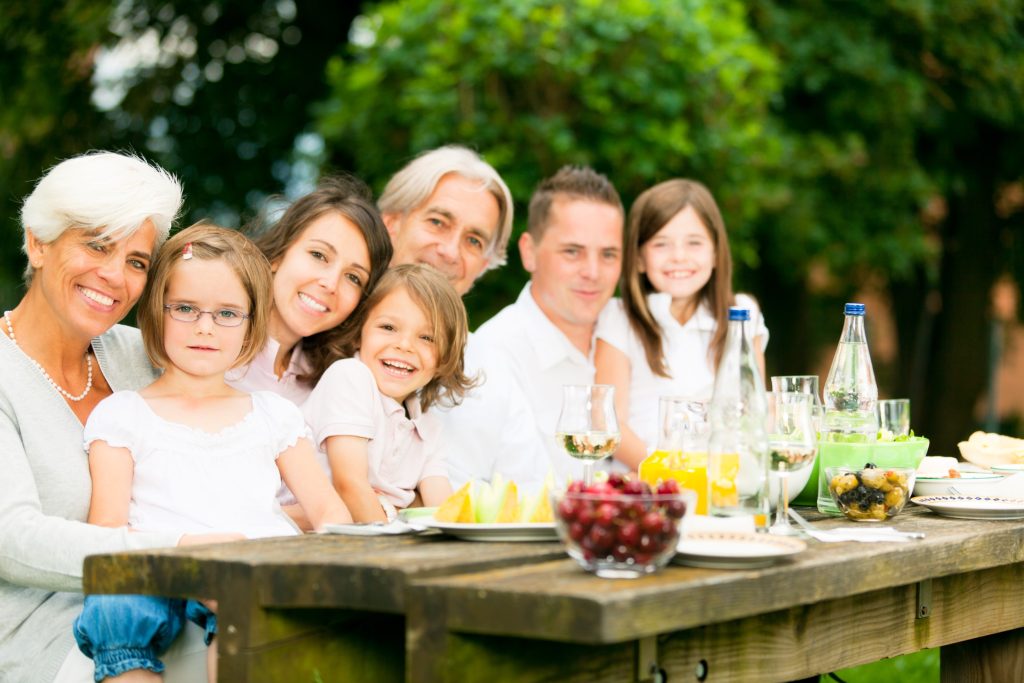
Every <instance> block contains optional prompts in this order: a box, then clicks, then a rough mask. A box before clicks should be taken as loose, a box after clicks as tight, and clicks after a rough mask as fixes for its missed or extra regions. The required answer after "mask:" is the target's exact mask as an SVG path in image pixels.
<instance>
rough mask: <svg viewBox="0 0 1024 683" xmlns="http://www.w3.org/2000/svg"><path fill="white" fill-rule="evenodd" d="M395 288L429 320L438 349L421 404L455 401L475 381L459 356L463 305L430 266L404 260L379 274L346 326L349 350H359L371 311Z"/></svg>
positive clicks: (464, 333)
mask: <svg viewBox="0 0 1024 683" xmlns="http://www.w3.org/2000/svg"><path fill="white" fill-rule="evenodd" d="M398 288H404V289H405V291H406V292H408V293H409V296H410V297H411V298H412V300H413V301H415V302H416V304H417V305H418V306H419V307H420V310H422V311H423V314H424V316H425V317H426V318H427V320H428V321H430V325H431V327H432V328H433V336H434V348H436V349H437V369H436V370H435V371H434V378H433V379H431V380H430V381H429V382H428V383H427V384H426V386H424V387H423V388H422V389H420V392H419V397H420V406H421V407H422V409H423V410H424V411H426V410H427V409H428V408H430V406H432V405H445V406H455V405H458V404H459V403H460V402H461V401H462V398H463V397H464V396H465V395H466V392H467V391H469V390H470V389H472V388H473V387H474V386H475V385H476V380H475V379H474V378H470V377H467V376H466V374H465V366H464V364H463V359H462V356H463V354H464V353H465V350H466V340H467V339H468V337H469V323H468V321H467V316H466V307H465V306H464V305H463V304H462V297H460V296H459V294H458V292H456V291H455V288H454V287H452V285H451V283H450V282H448V279H447V278H446V277H445V276H444V275H442V274H441V273H440V272H438V271H437V270H435V269H434V268H433V267H431V266H426V265H422V264H418V263H417V264H405V265H401V266H395V267H394V268H391V269H390V270H388V271H387V272H385V273H384V275H382V276H381V278H380V280H379V281H378V282H377V286H376V287H375V288H374V290H373V292H371V293H370V295H369V296H368V297H367V298H366V302H365V303H364V305H363V306H362V307H361V309H360V310H359V311H358V312H357V316H358V317H357V318H356V320H354V321H353V322H354V324H353V325H352V326H351V327H349V328H348V331H347V336H348V339H346V342H347V343H346V346H347V348H348V351H349V353H350V354H351V353H354V352H355V351H358V350H359V338H360V336H361V334H362V330H363V325H365V324H366V320H367V318H368V317H369V315H370V312H371V311H372V310H373V309H374V308H375V307H376V306H377V304H379V303H380V302H381V301H382V300H383V299H384V297H386V296H387V295H388V294H390V293H391V292H393V291H395V290H396V289H398Z"/></svg>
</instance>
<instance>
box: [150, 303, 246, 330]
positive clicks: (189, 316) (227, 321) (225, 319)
mask: <svg viewBox="0 0 1024 683" xmlns="http://www.w3.org/2000/svg"><path fill="white" fill-rule="evenodd" d="M164 310H165V311H167V312H168V313H170V314H171V317H172V318H174V319H175V320H178V321H180V322H183V323H194V322H196V321H197V320H199V319H200V318H202V317H203V313H209V314H210V318H211V319H212V320H213V322H214V323H216V324H217V325H220V326H221V327H238V326H239V325H241V324H242V321H243V320H246V319H247V318H251V317H252V316H251V315H248V314H246V313H242V312H241V311H239V310H237V309H234V308H218V309H217V310H215V311H204V310H202V309H201V308H197V307H196V306H193V305H192V304H164Z"/></svg>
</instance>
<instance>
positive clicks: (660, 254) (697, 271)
mask: <svg viewBox="0 0 1024 683" xmlns="http://www.w3.org/2000/svg"><path fill="white" fill-rule="evenodd" d="M639 268H640V272H641V273H645V274H646V275H647V279H648V280H650V282H651V286H652V287H654V289H655V290H656V291H658V292H666V293H668V294H670V295H671V296H672V303H673V309H675V308H680V307H682V308H687V307H695V306H696V304H697V303H698V302H699V297H700V293H701V290H703V289H704V286H705V285H706V284H707V283H708V281H709V280H710V279H711V274H712V272H713V271H714V269H715V244H714V240H713V239H712V236H711V233H710V232H709V231H708V229H707V227H706V226H705V225H704V223H703V222H702V221H701V219H700V217H699V216H698V215H697V212H696V211H694V210H693V207H692V206H687V207H686V208H685V209H683V210H682V211H680V212H679V213H677V214H676V215H675V216H673V217H672V219H671V220H669V222H668V223H666V224H665V225H664V227H662V228H661V229H660V230H658V232H656V233H655V234H654V235H653V236H652V237H651V239H649V240H647V241H646V242H645V243H644V244H642V245H641V246H640V263H639Z"/></svg>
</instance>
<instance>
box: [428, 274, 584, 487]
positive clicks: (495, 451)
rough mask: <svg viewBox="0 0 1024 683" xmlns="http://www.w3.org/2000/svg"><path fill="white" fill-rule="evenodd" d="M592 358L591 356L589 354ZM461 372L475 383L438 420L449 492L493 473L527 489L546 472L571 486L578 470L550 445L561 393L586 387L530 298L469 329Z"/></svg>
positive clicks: (569, 350)
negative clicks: (478, 381)
mask: <svg viewBox="0 0 1024 683" xmlns="http://www.w3.org/2000/svg"><path fill="white" fill-rule="evenodd" d="M591 352H592V349H591ZM466 370H467V372H468V373H470V374H473V373H475V372H482V373H483V378H482V383H481V385H480V386H479V387H477V388H476V389H474V390H473V391H472V392H470V396H469V397H467V399H466V400H465V401H464V402H463V403H462V404H461V405H459V406H457V407H455V408H453V409H451V410H448V411H446V413H445V418H444V419H445V430H444V432H445V453H446V456H447V460H448V477H449V479H451V482H452V485H453V486H460V485H461V484H462V483H464V482H465V481H467V480H469V479H487V480H490V479H491V478H492V477H493V476H494V473H496V472H500V473H501V474H502V476H503V477H505V478H506V479H514V480H515V482H516V483H517V484H524V485H526V486H527V488H534V487H536V486H537V485H538V484H539V483H540V482H541V481H543V479H544V477H545V476H546V475H547V473H548V471H549V470H551V471H552V472H553V473H554V475H555V477H556V479H557V480H558V481H567V480H569V479H579V478H581V477H582V475H583V466H582V464H580V463H579V461H577V460H575V459H573V458H571V457H570V456H568V455H566V454H565V451H563V450H562V449H560V448H558V446H557V443H556V441H555V424H556V423H557V421H558V414H559V412H560V411H561V408H562V386H563V385H565V384H592V383H593V381H594V363H593V356H592V353H591V357H587V356H585V355H584V354H583V353H581V352H580V350H579V349H577V348H576V347H575V346H573V344H572V342H570V341H569V339H568V338H567V337H566V336H565V335H564V334H563V333H562V331H561V330H559V329H558V328H557V327H555V325H554V323H552V322H551V321H550V320H548V317H547V316H546V315H544V313H543V311H541V309H540V307H539V306H537V302H536V301H534V299H533V296H532V295H531V294H530V284H529V283H527V285H526V286H525V287H524V288H523V291H522V292H520V294H519V298H518V299H517V300H516V302H515V303H514V304H512V305H510V306H506V307H505V308H504V309H502V310H501V311H500V312H499V313H498V314H497V315H495V316H494V317H493V318H491V319H490V320H488V321H487V322H486V323H484V324H483V325H481V326H480V327H479V329H477V331H476V333H475V334H473V335H472V336H471V338H470V341H469V344H468V346H467V349H466Z"/></svg>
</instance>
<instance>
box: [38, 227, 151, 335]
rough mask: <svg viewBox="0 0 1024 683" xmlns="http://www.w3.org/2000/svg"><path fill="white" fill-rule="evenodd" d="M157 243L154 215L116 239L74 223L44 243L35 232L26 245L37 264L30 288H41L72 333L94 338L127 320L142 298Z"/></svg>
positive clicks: (60, 319)
mask: <svg viewBox="0 0 1024 683" xmlns="http://www.w3.org/2000/svg"><path fill="white" fill-rule="evenodd" d="M155 244H156V229H155V228H154V227H153V224H152V223H151V222H150V221H145V222H144V223H143V224H142V226H141V227H140V228H139V229H138V230H136V231H135V232H134V233H133V234H131V235H130V236H128V237H125V238H123V239H120V240H116V241H110V240H107V241H104V240H100V239H98V238H97V236H96V233H94V232H91V231H86V230H80V229H74V228H69V229H67V230H65V231H64V232H63V233H61V236H60V237H58V238H57V239H56V240H54V241H53V242H51V243H49V244H43V243H41V242H39V241H38V240H36V239H35V237H34V236H33V235H32V233H31V232H30V233H29V234H28V241H27V244H26V246H27V251H28V257H29V262H30V263H31V264H32V267H33V268H34V269H35V274H34V275H33V278H32V284H31V286H30V289H35V288H37V287H38V288H39V292H40V293H41V294H42V296H43V298H44V299H45V300H46V301H47V303H48V305H49V307H50V309H51V310H52V311H53V313H54V317H55V319H57V320H58V321H59V323H60V325H61V326H62V327H63V328H64V330H65V332H66V333H67V334H69V335H72V336H76V337H78V338H81V339H92V338H93V337H96V336H98V335H100V334H102V333H104V332H106V331H107V330H108V329H110V328H111V327H112V326H113V325H114V324H115V323H117V322H119V321H121V320H122V319H123V318H124V317H125V316H126V315H127V314H128V311H130V310H131V308H132V306H134V305H135V302H136V301H138V299H139V296H140V295H141V294H142V289H143V287H144V286H145V284H146V277H147V274H148V272H149V266H150V262H151V261H152V258H153V250H154V245H155Z"/></svg>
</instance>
